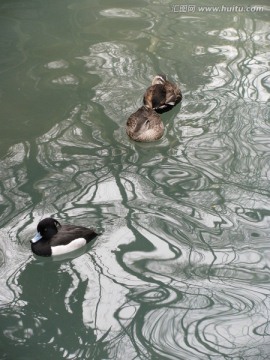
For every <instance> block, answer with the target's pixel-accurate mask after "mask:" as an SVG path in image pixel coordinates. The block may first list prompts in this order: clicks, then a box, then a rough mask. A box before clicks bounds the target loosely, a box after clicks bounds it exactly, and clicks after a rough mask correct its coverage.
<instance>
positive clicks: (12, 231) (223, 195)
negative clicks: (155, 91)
mask: <svg viewBox="0 0 270 360" xmlns="http://www.w3.org/2000/svg"><path fill="white" fill-rule="evenodd" d="M105 4H106V2H104V4H103V5H99V4H97V3H95V2H93V3H92V4H89V3H87V2H86V1H80V2H79V3H72V2H70V3H69V5H68V10H69V12H70V15H65V16H66V21H69V22H70V25H71V27H72V36H73V37H74V38H76V39H77V41H78V43H77V46H75V48H74V49H73V51H72V54H71V53H70V52H69V53H68V54H67V55H66V53H65V51H62V52H61V51H60V50H61V49H60V50H57V54H56V53H54V52H53V51H52V53H51V55H49V56H48V55H46V57H45V56H44V57H43V60H44V61H43V64H42V66H40V67H38V66H37V67H35V66H34V65H32V67H31V71H30V70H29V72H27V74H28V75H29V74H30V77H29V78H30V79H31V80H30V83H28V87H29V86H30V84H31V81H34V83H35V87H34V90H32V91H34V93H33V94H36V93H38V92H43V94H45V93H46V92H48V91H51V92H52V93H53V95H54V96H56V97H57V94H60V93H61V94H62V93H65V94H66V95H67V96H68V97H69V98H70V99H71V100H70V102H69V103H68V104H67V105H66V107H65V111H64V112H63V113H62V116H60V117H58V118H57V119H56V120H55V121H54V122H52V124H51V125H50V126H48V128H47V129H46V130H45V131H43V132H41V133H40V129H39V125H38V124H37V125H35V126H36V130H33V132H35V136H34V137H32V135H31V136H24V137H23V138H22V141H19V142H16V143H14V144H12V146H10V147H9V149H8V151H7V152H5V154H4V156H2V158H1V164H0V178H1V185H0V186H1V191H0V199H1V203H0V209H1V220H0V221H1V222H0V224H1V228H0V235H1V245H0V273H1V277H0V278H1V280H0V281H1V283H0V284H1V294H0V299H1V307H0V324H1V325H0V329H1V337H2V340H3V341H2V344H1V345H0V348H1V353H2V354H3V359H11V358H16V359H26V358H27V359H32V358H33V359H34V358H35V357H36V353H37V352H38V353H39V357H40V359H48V358H52V359H53V358H59V357H61V358H67V359H125V358H126V357H127V356H128V357H130V358H132V359H139V358H140V359H210V358H211V359H234V360H235V359H239V360H240V359H244V358H245V359H247V358H250V359H255V358H256V359H267V357H268V353H269V347H270V338H269V336H270V318H269V308H270V302H269V295H270V294H269V292H270V288H269V261H270V247H269V231H268V229H269V226H270V216H269V215H270V210H269V174H270V168H269V164H270V161H269V160H270V159H269V156H270V155H269V154H270V153H269V145H268V143H269V140H268V139H269V135H270V130H269V113H270V110H269V77H270V74H269V70H268V56H269V45H268V39H269V22H267V18H266V17H267V13H268V12H267V9H266V8H265V9H266V10H265V12H264V13H263V14H249V15H247V14H245V15H244V14H242V15H241V14H240V15H239V14H238V15H237V14H236V15H235V16H231V17H230V18H229V17H227V16H225V15H224V14H223V15H218V14H215V15H213V14H212V15H211V14H199V13H192V14H179V13H177V14H173V13H171V12H170V10H169V9H170V6H169V4H168V8H166V10H165V6H164V5H158V4H155V5H153V4H149V5H148V4H147V3H146V2H144V3H143V2H142V4H141V6H139V5H137V6H132V5H130V6H129V7H128V6H126V5H125V6H123V8H121V6H120V5H119V7H118V6H112V5H109V4H108V5H105ZM6 6H7V5H6ZM6 9H8V10H9V12H10V13H11V14H13V13H12V11H13V10H12V7H8V6H7V7H6ZM6 11H7V10H6ZM23 14H24V16H26V14H27V13H25V11H22V12H21V13H20V16H23ZM31 14H32V15H31ZM34 14H36V13H35V12H30V13H28V15H29V16H30V15H31V16H30V18H31V17H32V16H33V17H35V16H36V15H34ZM88 14H89V16H91V19H92V20H91V21H92V23H91V24H90V23H89V22H88V21H87V15H88ZM5 16H6V17H5V19H8V16H7V15H5ZM9 16H10V15H9ZM13 16H15V15H14V14H13ZM18 23H19V24H20V23H21V26H22V28H21V29H25V18H20V20H18ZM44 24H45V25H44V31H45V32H46V31H48V32H51V31H52V30H51V29H50V22H47V23H46V22H45V23H44ZM46 26H47V27H48V30H46V29H45V28H46ZM55 26H56V25H55ZM59 26H60V27H61V24H60V25H59ZM114 27H115V28H114ZM113 28H114V29H115V30H112V29H113ZM13 29H14V31H15V29H17V30H18V28H15V27H14V28H13ZM61 29H62V27H61ZM49 30H50V31H49ZM22 31H23V30H22ZM55 31H56V32H57V31H58V36H60V38H61V34H62V32H60V30H59V29H58V28H57V29H56V30H55ZM16 33H17V34H19V33H20V32H16ZM86 34H91V35H93V36H94V35H95V36H94V37H93V38H92V39H91V41H90V40H89V39H87V36H86ZM97 34H99V35H97ZM18 37H19V38H20V35H18ZM57 43H59V38H58V39H56V40H55V44H57ZM180 44H181V49H180V48H179V46H180ZM18 49H19V48H18ZM180 50H181V51H180ZM28 51H29V50H27V49H25V50H24V52H25V55H26V56H27V52H28ZM267 51H268V53H267ZM8 56H13V53H11V52H9V55H8ZM2 57H3V55H2ZM45 58H46V59H45ZM18 66H19V65H18ZM25 66H26V68H24V69H23V70H22V71H26V69H27V64H26V65H25ZM8 70H9V69H8V68H7V69H6V71H8ZM158 72H165V73H167V74H168V75H170V76H171V78H172V80H173V81H175V82H177V83H181V84H182V85H181V87H182V90H183V93H184V99H183V102H182V105H181V110H180V107H178V108H175V109H173V110H172V111H171V112H169V113H166V114H164V115H163V120H164V123H165V126H166V131H165V134H164V136H163V138H162V139H161V140H160V141H158V142H156V143H149V144H143V143H142V144H136V143H133V142H132V141H130V140H129V139H128V138H127V136H126V134H125V122H126V119H127V117H128V116H129V115H130V114H131V113H132V112H134V111H135V110H136V109H137V108H138V107H139V106H140V105H141V103H142V94H143V93H144V90H145V88H146V87H147V86H148V85H149V82H150V79H151V78H152V76H153V74H155V73H158ZM21 76H22V75H21ZM86 79H89V82H90V83H91V86H90V89H88V85H89V84H86V82H87V81H88V80H86ZM13 81H15V80H14V79H13ZM28 81H29V79H28ZM22 86H23V84H22ZM86 88H87V90H86ZM66 89H69V90H66ZM75 89H77V90H75ZM73 93H74V95H73V96H72V94H73ZM75 93H76V95H75ZM44 96H45V98H47V97H46V95H44ZM59 96H60V98H61V96H63V95H59ZM13 101H14V100H13ZM46 116H48V117H49V116H50V109H48V112H47V113H46ZM35 120H36V119H35ZM31 121H32V120H31V119H29V123H30V124H31ZM33 124H34V123H33ZM18 126H19V125H18ZM32 126H34V125H32ZM48 215H53V216H55V217H56V218H57V219H59V220H60V221H61V222H65V221H66V222H71V223H72V222H75V221H76V222H77V223H79V224H80V225H84V226H89V225H92V226H95V227H96V228H97V230H98V231H99V232H102V235H101V236H100V237H99V238H98V240H97V241H95V242H94V243H92V244H89V246H88V247H87V249H84V251H83V252H82V253H78V254H77V257H75V258H74V259H58V260H56V261H53V260H52V259H39V258H36V257H34V256H33V255H32V254H31V253H30V247H29V242H28V241H29V239H30V238H31V236H32V235H33V233H34V232H35V227H36V224H37V223H38V221H39V220H40V219H41V218H42V217H45V216H48Z"/></svg>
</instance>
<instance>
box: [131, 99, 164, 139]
mask: <svg viewBox="0 0 270 360" xmlns="http://www.w3.org/2000/svg"><path fill="white" fill-rule="evenodd" d="M126 132H127V134H128V136H129V137H130V138H131V139H133V140H135V141H155V140H158V139H160V138H161V137H162V135H163V133H164V125H163V123H162V120H161V118H160V116H159V115H158V114H157V113H156V112H155V111H154V110H153V109H151V108H148V107H147V106H142V107H140V108H139V109H138V110H137V111H136V112H135V113H133V114H132V115H130V117H129V118H128V121H127V124H126Z"/></svg>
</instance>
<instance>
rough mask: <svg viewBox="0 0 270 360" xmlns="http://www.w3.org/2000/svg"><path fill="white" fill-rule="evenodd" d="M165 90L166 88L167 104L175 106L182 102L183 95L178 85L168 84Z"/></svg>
mask: <svg viewBox="0 0 270 360" xmlns="http://www.w3.org/2000/svg"><path fill="white" fill-rule="evenodd" d="M165 88H166V104H168V105H172V106H174V105H176V104H178V103H179V102H180V101H181V100H182V94H181V91H180V89H179V87H178V86H177V85H175V84H171V83H167V84H166V86H165Z"/></svg>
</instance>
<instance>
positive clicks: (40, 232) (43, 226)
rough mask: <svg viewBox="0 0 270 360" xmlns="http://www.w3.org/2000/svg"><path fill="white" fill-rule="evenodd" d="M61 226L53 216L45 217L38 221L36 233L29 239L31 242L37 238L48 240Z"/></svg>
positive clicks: (37, 239) (34, 241)
mask: <svg viewBox="0 0 270 360" xmlns="http://www.w3.org/2000/svg"><path fill="white" fill-rule="evenodd" d="M60 227H61V224H60V223H59V222H58V221H57V220H55V219H53V218H45V219H43V220H41V221H40V222H39V223H38V226H37V233H36V235H35V236H34V237H33V239H32V240H31V243H32V244H34V243H36V242H37V241H39V240H41V239H42V240H49V239H51V238H52V237H53V236H54V235H55V234H57V233H58V229H59V228H60Z"/></svg>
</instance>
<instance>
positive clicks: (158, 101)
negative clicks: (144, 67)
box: [143, 75, 182, 113]
mask: <svg viewBox="0 0 270 360" xmlns="http://www.w3.org/2000/svg"><path fill="white" fill-rule="evenodd" d="M181 100H182V93H181V91H180V88H179V86H178V85H176V84H174V83H172V82H170V81H168V80H167V78H166V76H165V75H157V76H155V77H154V79H153V81H152V85H151V86H150V87H149V88H148V89H147V90H146V92H145V94H144V97H143V103H144V105H146V106H148V107H149V108H151V109H154V110H155V111H157V112H159V113H163V112H165V111H168V110H170V109H172V108H173V107H174V106H175V105H176V104H178V103H179V102H180V101H181Z"/></svg>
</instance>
